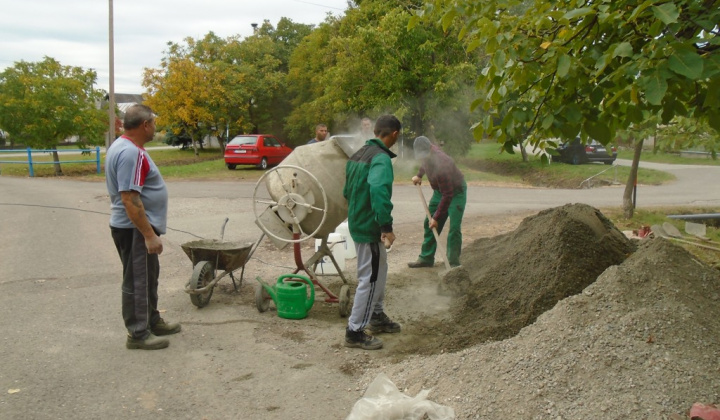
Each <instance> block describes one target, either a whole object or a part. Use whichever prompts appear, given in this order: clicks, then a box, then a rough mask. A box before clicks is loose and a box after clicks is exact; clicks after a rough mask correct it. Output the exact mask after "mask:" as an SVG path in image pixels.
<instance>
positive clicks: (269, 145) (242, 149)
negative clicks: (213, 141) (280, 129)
mask: <svg viewBox="0 0 720 420" xmlns="http://www.w3.org/2000/svg"><path fill="white" fill-rule="evenodd" d="M290 153H292V149H291V148H289V147H287V146H285V145H284V144H282V143H280V142H279V141H278V139H276V138H275V137H273V136H271V135H269V134H241V135H239V136H235V138H233V139H232V140H230V142H229V143H228V144H227V146H225V165H226V166H227V168H228V169H231V170H232V169H235V168H236V167H237V165H255V166H257V167H259V168H260V169H267V167H268V166H270V165H277V164H278V163H280V162H282V160H283V159H285V158H286V157H287V156H288V155H289V154H290Z"/></svg>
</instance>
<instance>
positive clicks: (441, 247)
mask: <svg viewBox="0 0 720 420" xmlns="http://www.w3.org/2000/svg"><path fill="white" fill-rule="evenodd" d="M416 186H417V189H418V194H420V199H421V200H422V202H423V205H424V206H425V215H426V216H427V218H428V223H430V219H432V215H430V208H429V207H428V203H427V200H425V195H423V192H422V188H421V187H420V185H416ZM432 232H433V235H435V243H436V244H437V248H438V250H439V251H440V254H441V255H442V256H443V261H445V270H447V271H450V270H451V268H452V267H450V262H449V261H448V259H447V252H446V251H445V246H444V245H443V244H442V243H441V242H440V235H438V232H437V229H435V228H432Z"/></svg>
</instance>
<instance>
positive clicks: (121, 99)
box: [105, 93, 143, 132]
mask: <svg viewBox="0 0 720 420" xmlns="http://www.w3.org/2000/svg"><path fill="white" fill-rule="evenodd" d="M109 100H110V95H105V101H106V102H107V101H109ZM141 103H143V96H142V95H139V94H135V93H116V94H115V106H116V107H117V108H118V110H119V111H120V112H119V114H118V119H117V120H116V121H115V131H116V132H117V131H119V130H121V129H122V120H123V118H124V117H125V111H127V110H128V108H130V107H131V106H133V105H135V104H141Z"/></svg>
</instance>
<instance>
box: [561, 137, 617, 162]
mask: <svg viewBox="0 0 720 420" xmlns="http://www.w3.org/2000/svg"><path fill="white" fill-rule="evenodd" d="M557 152H558V154H559V158H558V161H560V162H565V163H571V164H573V165H579V164H581V163H588V162H602V163H604V164H606V165H612V163H613V162H615V159H617V148H615V147H610V151H609V152H608V149H607V148H606V147H605V146H603V145H602V144H601V143H600V142H598V141H597V140H590V142H589V143H588V144H583V142H582V140H580V137H577V138H575V140H572V141H569V142H565V143H561V144H560V145H559V146H558V148H557Z"/></svg>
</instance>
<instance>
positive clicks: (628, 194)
mask: <svg viewBox="0 0 720 420" xmlns="http://www.w3.org/2000/svg"><path fill="white" fill-rule="evenodd" d="M643 142H644V140H643V139H640V140H637V141H636V142H635V153H634V154H633V161H632V166H631V167H630V175H629V176H628V180H627V183H626V184H625V192H624V193H623V216H625V218H626V219H632V217H633V211H634V210H635V203H634V202H633V191H634V189H635V187H636V186H637V173H638V166H639V164H640V153H641V152H642V147H643Z"/></svg>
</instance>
